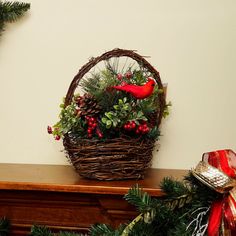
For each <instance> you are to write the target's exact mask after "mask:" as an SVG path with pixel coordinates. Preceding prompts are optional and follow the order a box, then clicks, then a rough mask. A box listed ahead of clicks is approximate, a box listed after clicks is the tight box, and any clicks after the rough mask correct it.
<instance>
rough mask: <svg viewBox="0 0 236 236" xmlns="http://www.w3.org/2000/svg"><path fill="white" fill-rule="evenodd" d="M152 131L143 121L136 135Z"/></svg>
mask: <svg viewBox="0 0 236 236" xmlns="http://www.w3.org/2000/svg"><path fill="white" fill-rule="evenodd" d="M149 131H150V128H149V127H148V125H147V122H145V121H143V122H142V124H140V125H139V126H138V127H137V129H136V131H135V132H136V134H147V133H148V132H149Z"/></svg>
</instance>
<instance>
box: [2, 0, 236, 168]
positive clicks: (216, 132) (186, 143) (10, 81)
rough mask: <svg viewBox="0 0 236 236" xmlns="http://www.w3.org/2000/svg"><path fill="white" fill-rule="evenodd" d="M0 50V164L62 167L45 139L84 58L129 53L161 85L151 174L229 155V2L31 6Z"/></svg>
mask: <svg viewBox="0 0 236 236" xmlns="http://www.w3.org/2000/svg"><path fill="white" fill-rule="evenodd" d="M28 2H30V3H31V10H30V12H29V13H28V14H27V15H26V16H25V17H24V18H23V19H21V20H20V21H18V22H16V23H14V24H9V25H8V26H7V28H6V31H5V32H4V34H3V36H2V37H1V40H0V81H1V86H0V108H1V115H0V121H1V122H0V130H1V135H0V145H1V146H0V147H1V149H0V153H1V155H0V162H4V163H45V164H65V163H67V160H66V158H65V156H64V154H63V153H62V152H60V151H61V150H62V149H63V147H62V145H61V143H60V142H56V141H54V140H53V139H52V137H51V136H49V135H48V134H47V132H46V127H47V125H48V124H53V123H55V122H56V121H57V115H58V112H59V107H58V105H59V103H60V101H61V98H62V97H63V96H64V95H65V93H66V91H67V88H68V86H69V83H70V81H71V80H72V78H73V76H74V75H75V74H76V73H77V71H78V69H79V68H80V67H81V66H82V65H83V64H84V63H86V62H87V60H88V58H89V57H91V56H98V55H100V54H101V53H103V52H105V51H108V50H110V49H113V48H116V47H120V48H126V49H137V50H138V53H140V54H141V55H150V56H151V58H150V59H148V60H149V61H150V62H151V64H152V65H154V66H155V67H156V68H157V69H158V70H159V71H160V74H161V78H162V81H163V82H168V100H171V101H172V103H173V107H172V109H171V115H170V116H169V117H168V118H167V119H166V120H165V121H164V122H163V124H162V133H163V137H161V140H160V145H161V147H160V151H159V152H158V153H156V152H155V157H154V160H153V166H154V167H159V168H186V169H189V168H191V167H193V166H194V165H195V164H196V163H197V162H198V161H199V160H200V159H201V155H202V153H203V152H207V151H211V150H215V149H222V148H231V149H233V150H236V126H235V121H236V109H235V108H236V95H235V88H236V72H235V71H236V70H235V68H236V64H235V54H236V46H235V42H236V1H235V0H225V1H222V0H208V1H206V0H198V1H193V0H179V1H175V0H172V1H171V0H169V1H168V0H166V1H164V0H163V1H159V0H149V1H143V0H129V1H127V0H119V1H111V0H99V1H96V0H86V1H85V0H70V1H66V0H40V1H39V0H31V1H30V0H29V1H28Z"/></svg>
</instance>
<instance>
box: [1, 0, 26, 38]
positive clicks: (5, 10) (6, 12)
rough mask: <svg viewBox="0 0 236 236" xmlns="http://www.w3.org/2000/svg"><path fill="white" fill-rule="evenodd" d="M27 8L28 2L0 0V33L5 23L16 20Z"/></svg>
mask: <svg viewBox="0 0 236 236" xmlns="http://www.w3.org/2000/svg"><path fill="white" fill-rule="evenodd" d="M29 8H30V4H29V3H23V2H9V1H5V2H2V1H0V35H1V33H2V31H3V30H4V27H5V23H7V22H14V21H16V20H18V19H19V18H20V17H21V16H23V15H24V13H25V12H26V11H27V10H29Z"/></svg>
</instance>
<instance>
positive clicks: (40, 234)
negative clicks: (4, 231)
mask: <svg viewBox="0 0 236 236" xmlns="http://www.w3.org/2000/svg"><path fill="white" fill-rule="evenodd" d="M30 236H53V234H52V232H51V231H50V229H48V228H47V227H46V226H38V225H33V226H32V228H31V232H30Z"/></svg>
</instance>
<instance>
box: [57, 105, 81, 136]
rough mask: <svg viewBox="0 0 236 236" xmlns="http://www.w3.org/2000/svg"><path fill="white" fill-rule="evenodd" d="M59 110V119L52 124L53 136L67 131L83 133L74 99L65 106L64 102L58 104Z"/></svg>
mask: <svg viewBox="0 0 236 236" xmlns="http://www.w3.org/2000/svg"><path fill="white" fill-rule="evenodd" d="M60 107H61V112H60V115H59V118H60V121H59V122H57V123H56V124H55V125H54V126H53V128H54V129H53V135H54V136H57V135H58V136H60V137H61V136H63V135H65V134H67V133H69V132H76V133H77V134H80V133H83V132H84V129H83V126H84V123H83V120H82V119H81V118H80V117H78V116H77V109H76V103H75V100H73V101H72V103H71V104H70V105H68V106H67V107H65V105H64V103H62V104H61V105H60Z"/></svg>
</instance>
